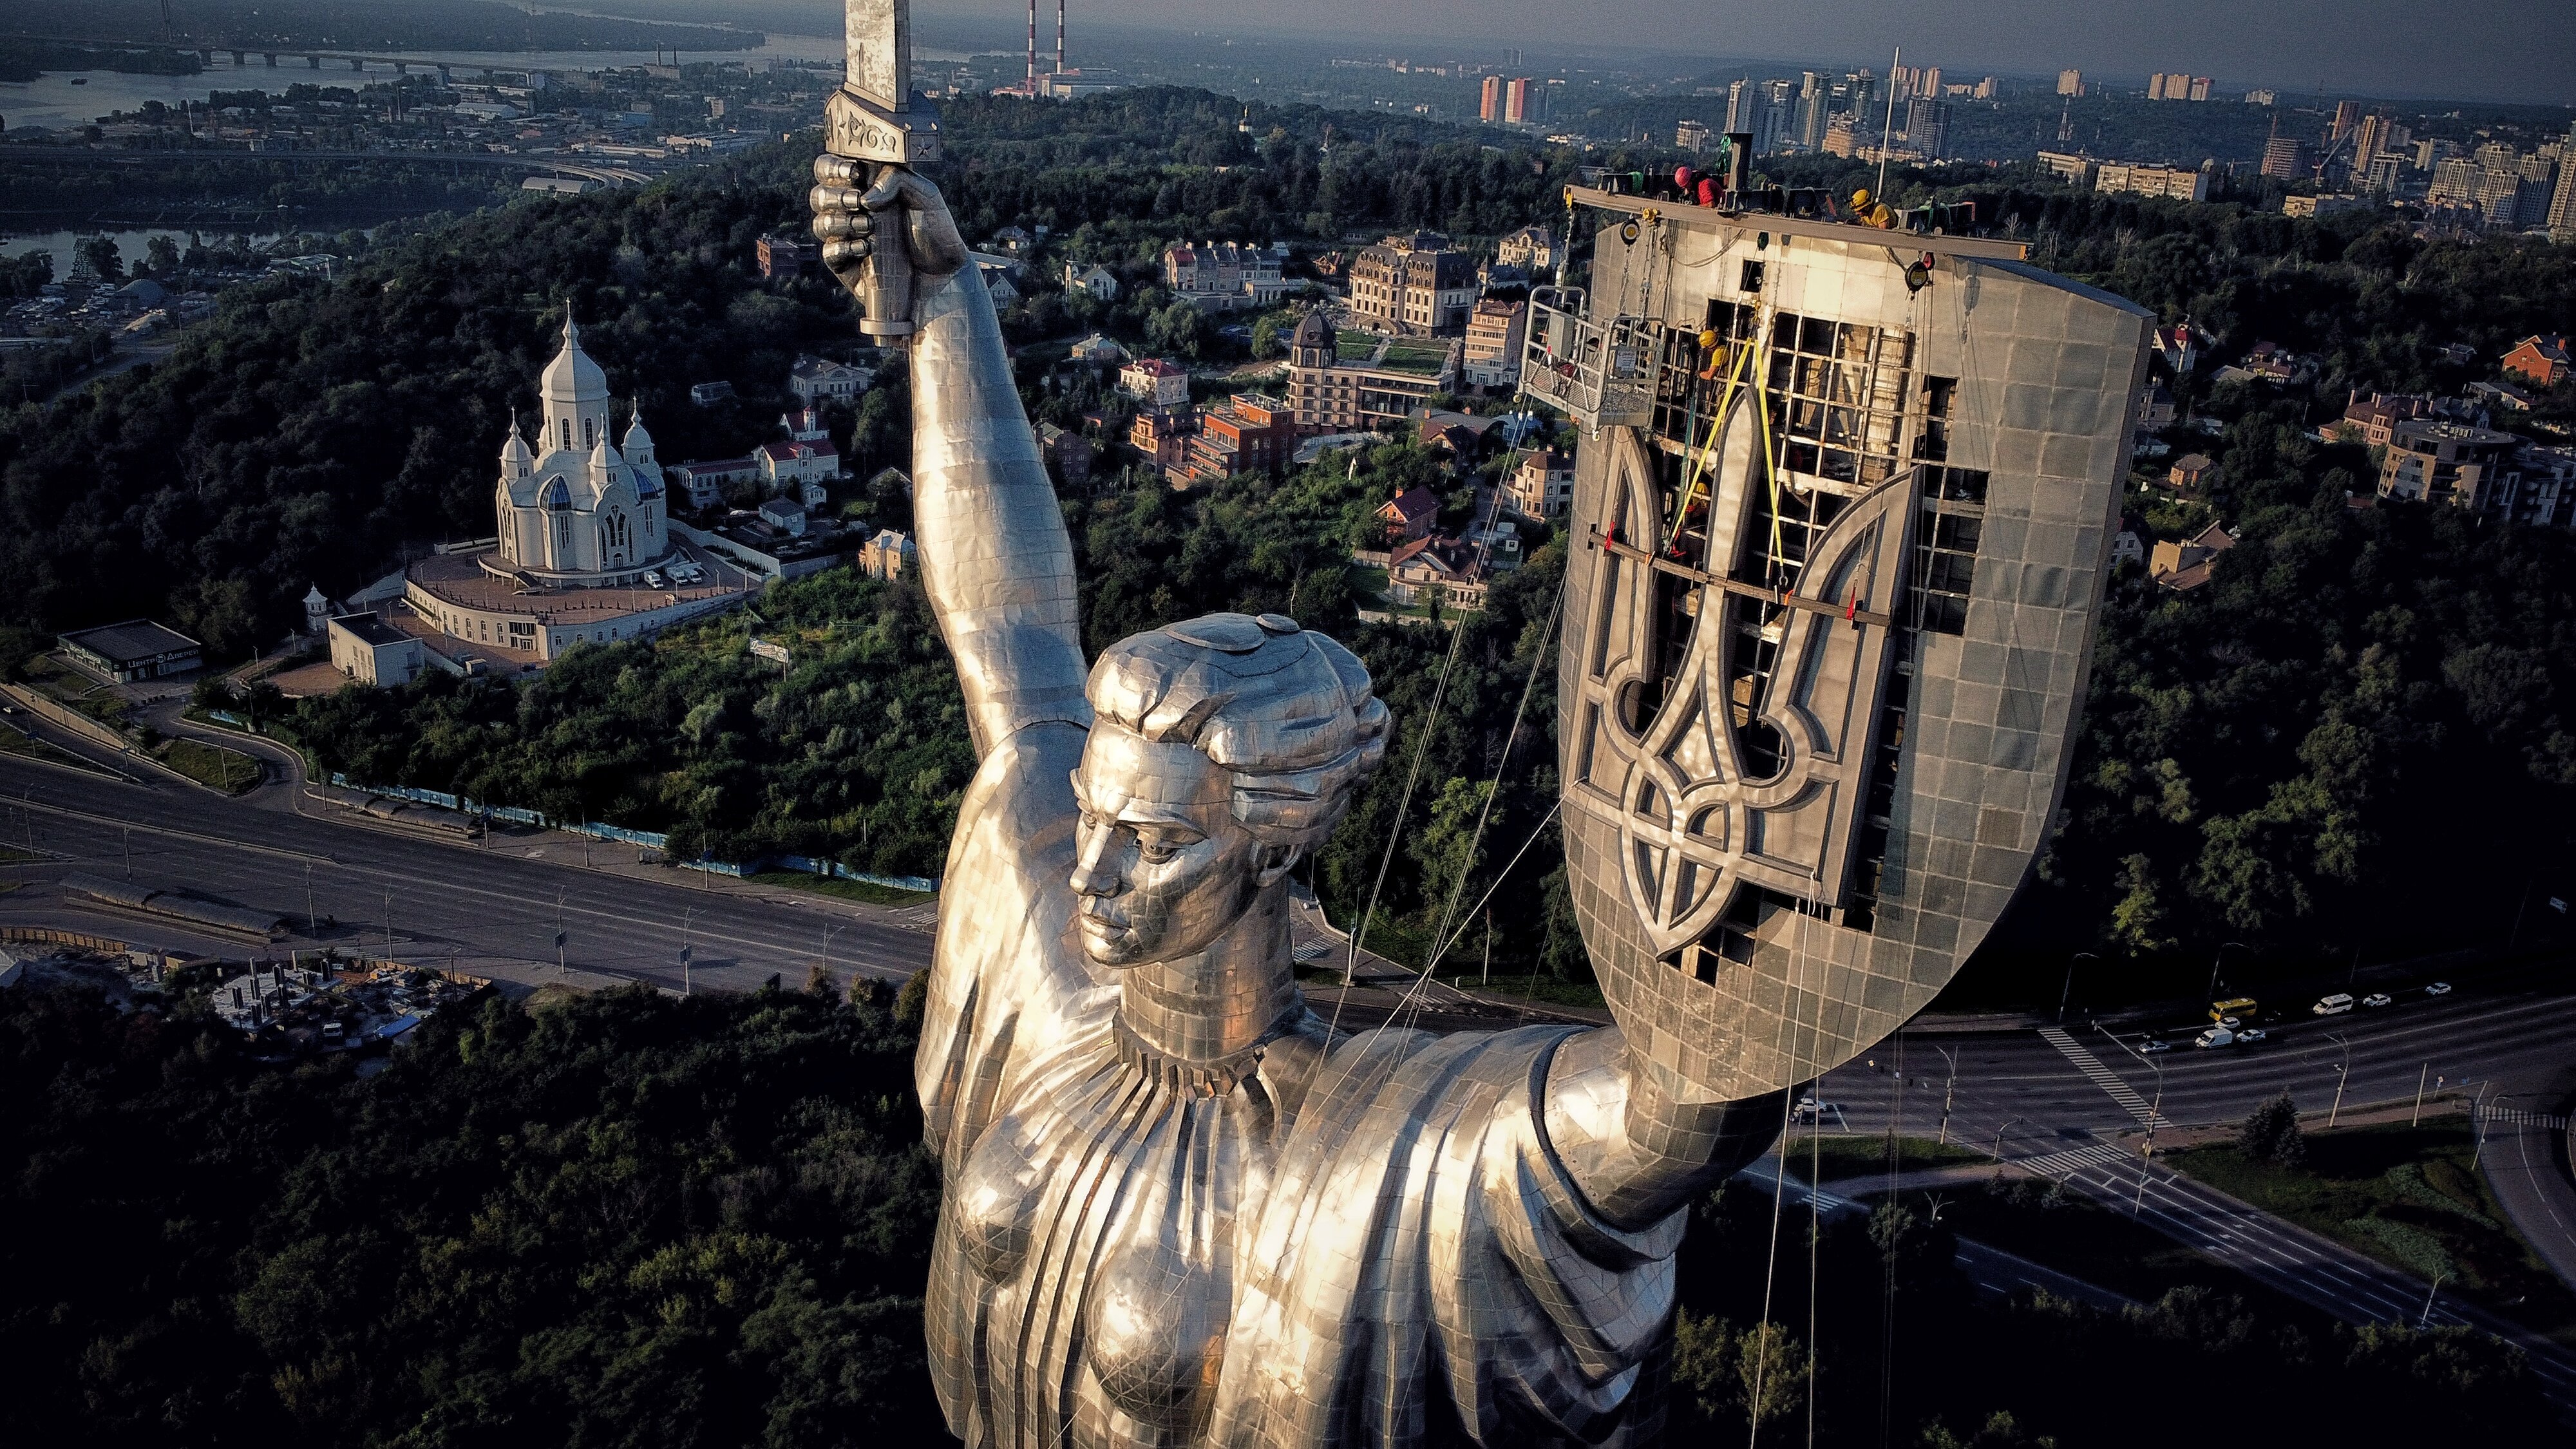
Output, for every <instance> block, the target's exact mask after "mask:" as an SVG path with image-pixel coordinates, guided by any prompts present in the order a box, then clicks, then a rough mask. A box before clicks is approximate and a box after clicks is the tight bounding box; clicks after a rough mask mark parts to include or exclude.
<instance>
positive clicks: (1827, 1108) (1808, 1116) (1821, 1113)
mask: <svg viewBox="0 0 2576 1449" xmlns="http://www.w3.org/2000/svg"><path fill="white" fill-rule="evenodd" d="M1790 1115H1791V1116H1792V1117H1793V1118H1794V1119H1796V1120H1797V1121H1800V1122H1821V1121H1823V1120H1824V1119H1825V1118H1827V1117H1834V1118H1840V1117H1841V1116H1842V1115H1843V1104H1842V1103H1840V1102H1819V1101H1817V1100H1816V1099H1815V1098H1813V1097H1800V1098H1799V1099H1798V1105H1797V1106H1796V1107H1795V1108H1793V1109H1791V1112H1790Z"/></svg>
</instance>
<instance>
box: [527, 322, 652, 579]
mask: <svg viewBox="0 0 2576 1449" xmlns="http://www.w3.org/2000/svg"><path fill="white" fill-rule="evenodd" d="M537 397H538V400H539V402H540V403H541V404H542V406H543V407H544V409H545V411H544V415H543V416H542V417H540V418H539V419H538V422H537V439H536V446H535V447H534V448H531V447H530V446H529V444H528V440H527V439H526V438H525V437H523V436H521V434H520V431H519V423H518V419H517V418H516V417H513V418H512V419H511V420H510V434H509V438H508V440H507V441H505V442H504V443H502V445H501V483H500V487H499V488H498V489H497V490H496V495H495V501H496V503H497V505H498V509H497V511H498V513H499V517H500V556H501V561H502V562H504V563H506V564H509V565H510V566H511V567H513V568H518V569H524V570H526V571H527V572H529V573H530V574H534V575H537V576H540V577H543V578H547V579H549V580H555V581H561V582H577V583H609V582H622V581H624V580H625V579H629V578H633V577H636V576H638V575H640V574H641V573H642V572H643V571H644V570H646V569H648V568H651V567H652V566H653V565H655V564H657V563H660V562H661V561H662V558H663V556H664V555H665V554H667V553H668V552H669V551H670V521H669V519H668V518H667V517H666V516H665V513H664V501H665V496H664V488H663V483H662V467H661V465H660V464H659V463H657V462H655V461H654V459H653V435H652V434H650V433H648V432H646V431H644V420H643V418H642V417H641V416H638V415H636V414H635V412H634V410H633V409H632V408H630V409H629V410H628V412H629V417H630V419H631V421H629V422H628V423H627V426H626V435H625V437H623V438H621V439H619V440H618V442H617V444H616V445H615V446H611V445H610V443H609V441H608V437H609V432H610V421H611V414H612V410H613V409H612V404H611V399H610V397H609V393H608V374H607V373H605V372H602V371H601V370H600V367H599V364H598V363H596V362H593V361H591V360H590V354H588V353H586V352H584V351H582V350H581V329H580V328H579V327H578V326H576V325H574V323H573V320H572V318H571V316H570V315H569V314H567V315H566V316H565V318H564V331H563V350H562V351H561V352H558V353H556V354H555V360H554V361H552V362H550V363H547V364H546V370H545V374H544V376H542V377H541V378H539V379H538V382H537Z"/></svg>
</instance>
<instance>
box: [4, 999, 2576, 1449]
mask: <svg viewBox="0 0 2576 1449" xmlns="http://www.w3.org/2000/svg"><path fill="white" fill-rule="evenodd" d="M856 994H857V997H858V999H857V1000H856V1001H855V1002H853V1001H848V1000H844V999H841V997H840V994H839V993H837V992H832V993H827V992H824V991H821V990H807V991H795V990H780V989H778V988H775V987H772V988H769V989H766V990H761V991H756V992H752V993H749V994H747V995H725V996H713V997H709V996H700V997H695V998H689V999H679V998H673V997H666V996H661V995H657V994H655V993H653V992H650V991H647V990H643V989H640V988H636V989H628V990H621V991H615V992H608V993H604V994H599V995H593V996H588V997H573V996H568V995H566V996H561V997H557V998H554V999H540V1000H538V1001H536V1002H534V1003H531V1004H530V1005H527V1006H520V1005H513V1004H509V1003H506V1002H503V1001H500V1000H497V999H490V998H486V999H484V1000H481V1001H479V1002H466V1003H463V1004H460V1005H457V1006H453V1007H449V1008H447V1009H446V1010H445V1011H443V1012H442V1013H441V1014H440V1015H439V1016H437V1017H436V1018H435V1019H433V1020H431V1021H429V1022H427V1023H425V1024H424V1025H423V1026H422V1027H420V1028H419V1029H418V1031H417V1032H416V1033H415V1034H414V1035H413V1037H412V1039H411V1041H410V1043H409V1044H408V1045H406V1046H404V1047H402V1048H401V1049H399V1050H397V1051H395V1052H394V1053H393V1055H392V1057H391V1058H390V1060H389V1061H388V1062H386V1063H385V1064H384V1065H383V1070H381V1071H378V1072H376V1073H375V1074H374V1075H371V1076H361V1075H359V1074H358V1072H357V1071H356V1070H354V1065H355V1064H354V1062H353V1060H352V1059H351V1058H350V1057H347V1056H336V1057H331V1058H325V1059H322V1060H318V1061H314V1062H311V1063H309V1064H307V1065H304V1066H301V1067H294V1068H286V1067H279V1066H275V1065H269V1064H264V1063H259V1062H254V1061H251V1060H249V1059H248V1058H247V1056H246V1055H245V1053H244V1051H243V1049H242V1045H241V1039H240V1038H239V1037H238V1036H237V1035H235V1034H234V1033H233V1032H231V1031H230V1030H229V1029H228V1028H225V1027H223V1026H221V1025H220V1024H218V1023H216V1022H215V1021H214V1020H213V1019H212V1018H211V1017H210V1016H209V1015H206V1014H204V1012H203V1010H202V1007H199V1008H195V1009H183V1010H181V1011H178V1012H176V1013H174V1014H171V1015H168V1016H164V1015H162V1014H161V1013H159V1012H145V1013H142V1014H139V1015H122V1014H119V1013H118V1012H117V1011H116V1010H114V1009H113V1008H111V1007H109V1006H108V1005H107V1004H106V1003H104V1002H103V1001H101V1000H100V999H99V998H98V997H96V996H94V995H89V994H86V993H84V992H81V991H79V990H77V989H72V988H54V987H45V988H36V987H27V988H21V989H17V990H11V991H5V992H0V1095H5V1097H6V1099H7V1100H8V1101H9V1102H11V1103H13V1104H15V1105H14V1107H13V1109H12V1110H11V1111H10V1112H8V1113H7V1114H5V1116H0V1161H5V1162H8V1163H10V1164H11V1166H12V1170H11V1171H10V1172H9V1173H8V1174H7V1175H6V1176H5V1177H0V1354H6V1356H7V1361H8V1362H9V1364H10V1366H11V1373H10V1375H9V1383H10V1391H9V1392H8V1393H7V1394H5V1395H0V1440H5V1441H6V1442H9V1443H11V1444H31V1445H47V1446H63V1449H70V1446H81V1449H90V1446H96V1449H167V1446H170V1445H173V1444H242V1443H252V1444H263V1445H272V1446H278V1449H308V1446H309V1449H562V1446H565V1445H588V1446H600V1449H738V1446H745V1445H760V1446H766V1449H844V1446H848V1449H860V1446H867V1449H876V1446H886V1445H901V1446H905V1449H914V1446H935V1445H940V1444H947V1443H953V1442H954V1441H953V1440H951V1439H949V1438H948V1437H947V1435H946V1433H945V1432H944V1427H943V1425H942V1424H941V1422H940V1419H939V1417H938V1413H937V1409H936V1406H935V1405H934V1403H933V1402H932V1399H931V1394H930V1385H929V1379H928V1375H927V1373H926V1372H925V1369H924V1363H923V1346H922V1320H921V1294H922V1287H923V1283H924V1281H925V1273H926V1266H927V1257H928V1249H929V1239H930V1229H931V1224H932V1220H933V1216H934V1214H935V1212H936V1210H937V1202H938V1197H937V1193H938V1187H937V1177H936V1169H935V1167H934V1165H933V1163H932V1162H931V1160H930V1158H929V1155H928V1154H927V1153H925V1152H924V1151H923V1150H922V1147H921V1142H920V1125H921V1118H920V1111H919V1108H918V1105H917V1104H916V1103H915V1101H914V1099H913V1097H912V1094H911V1091H910V1083H911V1075H910V1074H911V1057H912V1050H913V1045H914V1038H913V1033H912V1029H911V1026H910V1025H909V1024H908V1023H906V1022H905V1021H904V1020H902V1019H901V1017H900V1016H899V1014H898V1013H899V1011H900V1003H898V1004H897V1006H896V1007H895V1008H894V1009H890V1008H889V1005H888V1004H887V1002H886V1000H885V994H884V993H883V992H882V989H879V990H877V991H873V992H872V991H870V990H867V989H864V988H863V989H861V990H860V991H859V992H858V993H856ZM1945 1197H1946V1201H1947V1203H1948V1204H1949V1205H1950V1207H1951V1209H1952V1210H1951V1214H1950V1215H1951V1218H1952V1219H1953V1220H1954V1221H1955V1220H1956V1219H1957V1218H1958V1217H1959V1216H1960V1215H1961V1213H1962V1212H1965V1211H1970V1210H1973V1211H1974V1212H1975V1213H1976V1214H1977V1215H1979V1216H1980V1217H1981V1218H1983V1219H1984V1220H1986V1221H1988V1222H1991V1223H1997V1224H1999V1225H2000V1224H2019V1225H2022V1226H2023V1227H2024V1228H2025V1229H2026V1230H2035V1231H2041V1232H2048V1233H2052V1234H2064V1233H2067V1232H2076V1233H2111V1234H2118V1233H2121V1232H2127V1233H2129V1234H2130V1235H2131V1237H2130V1238H2129V1239H2127V1241H2139V1240H2140V1239H2138V1238H2137V1236H2136V1235H2137V1233H2138V1230H2136V1229H2131V1228H2129V1227H2128V1225H2126V1224H2125V1223H2123V1222H2121V1221H2120V1220H2119V1219H2117V1218H2115V1217H2112V1216H2110V1215H2109V1214H2106V1213H2103V1212H2100V1211H2099V1210H2096V1209H2088V1208H2082V1207H2079V1206H2077V1205H2075V1204H2074V1203H2072V1202H2067V1201H2064V1200H2062V1199H2059V1198H2057V1197H2055V1196H2054V1195H2051V1194H2048V1193H2045V1192H2041V1191H2036V1190H2034V1189H2033V1188H2032V1186H2031V1185H2030V1184H2016V1185H2014V1186H2012V1187H2009V1188H2005V1189H2002V1190H1999V1191H1997V1192H1994V1193H1987V1192H1985V1191H1983V1190H1981V1189H1979V1188H1975V1187H1964V1188H1961V1189H1959V1190H1958V1191H1956V1192H1954V1193H1950V1194H1947V1195H1945ZM1962 1199H1966V1200H1967V1201H1964V1202H1963V1201H1962ZM1940 1206H1941V1204H1939V1203H1935V1202H1927V1201H1926V1200H1925V1199H1924V1198H1923V1197H1921V1196H1919V1195H1908V1197H1907V1200H1906V1202H1905V1203H1904V1204H1903V1205H1901V1206H1896V1207H1891V1208H1884V1209H1881V1210H1880V1211H1879V1212H1878V1213H1877V1214H1876V1215H1875V1216H1874V1217H1869V1218H1862V1217H1859V1216H1852V1217H1846V1218H1843V1219H1840V1220H1837V1221H1833V1222H1828V1223H1826V1224H1824V1225H1823V1232H1822V1233H1821V1234H1820V1235H1819V1236H1818V1238H1817V1239H1816V1241H1815V1243H1814V1245H1813V1248H1812V1250H1800V1251H1794V1252H1788V1253H1778V1254H1768V1255H1766V1253H1765V1250H1764V1247H1763V1245H1764V1243H1765V1242H1766V1241H1770V1240H1771V1238H1772V1235H1773V1234H1774V1233H1775V1232H1779V1231H1782V1230H1785V1231H1787V1232H1789V1233H1792V1234H1797V1235H1802V1236H1803V1235H1804V1234H1805V1233H1806V1231H1807V1227H1806V1224H1805V1222H1804V1221H1803V1218H1802V1217H1800V1216H1798V1215H1797V1213H1796V1210H1795V1209H1794V1207H1793V1208H1792V1209H1791V1215H1790V1217H1789V1218H1788V1220H1787V1221H1786V1222H1779V1221H1777V1214H1778V1213H1779V1206H1778V1204H1777V1203H1775V1200H1774V1197H1773V1195H1772V1194H1771V1193H1770V1192H1768V1191H1765V1190H1763V1188H1762V1187H1760V1186H1758V1185H1754V1184H1749V1183H1745V1182H1742V1181H1739V1182H1736V1183H1734V1184H1731V1185H1729V1186H1728V1187H1726V1188H1724V1189H1723V1190H1721V1191H1719V1192H1716V1193H1713V1194H1711V1195H1710V1196H1709V1197H1708V1198H1706V1199H1704V1200H1703V1201H1702V1202H1701V1203H1699V1204H1698V1205H1697V1206H1696V1207H1695V1208H1694V1209H1693V1210H1692V1221H1691V1225H1690V1229H1689V1234H1688V1236H1687V1238H1686V1239H1685V1240H1684V1244H1683V1248H1682V1254H1681V1259H1680V1264H1679V1269H1680V1271H1679V1283H1680V1299H1681V1304H1682V1312H1683V1319H1682V1323H1681V1332H1680V1336H1679V1341H1678V1344H1677V1346H1676V1352H1675V1355H1674V1362H1673V1365H1672V1371H1673V1379H1674V1383H1673V1395H1672V1407H1671V1412H1672V1416H1673V1424H1672V1429H1671V1438H1670V1440H1669V1442H1672V1443H1676V1444H1698V1443H1708V1442H1717V1443H1738V1442H1755V1443H1762V1444H1790V1443H1813V1444H1817V1445H1822V1446H1828V1449H1865V1446H1871V1445H1876V1444H1879V1443H1882V1442H1885V1443H1890V1444H1901V1445H1920V1446H1923V1449H1956V1446H1962V1445H1969V1444H1973V1445H1976V1446H1980V1449H2038V1446H2043V1445H2050V1444H2056V1445H2064V1446H2069V1449H2071V1446H2075V1445H2084V1446H2088V1449H2152V1446H2161V1445H2164V1444H2167V1443H2170V1442H2171V1436H2172V1434H2173V1432H2174V1422H2173V1414H2172V1413H2165V1412H2157V1413H2147V1414H2131V1413H2118V1412H2106V1411H2105V1407H2104V1406H2105V1405H2109V1404H2116V1403H2120V1402H2125V1401H2129V1400H2133V1399H2135V1398H2136V1397H2137V1396H2138V1395H2139V1393H2140V1392H2141V1385H2142V1384H2143V1385H2149V1386H2152V1389H2153V1391H2154V1392H2155V1393H2156V1394H2157V1395H2158V1402H2159V1403H2162V1402H2165V1401H2166V1400H2168V1399H2169V1400H2170V1401H2171V1402H2173V1403H2175V1404H2177V1405H2188V1404H2191V1403H2195V1402H2197V1401H2199V1400H2200V1399H2201V1398H2203V1397H2205V1393H2204V1390H2205V1387H2206V1386H2208V1385H2226V1386H2229V1389H2228V1392H2227V1394H2226V1397H2227V1400H2228V1402H2227V1405H2226V1412H2225V1413H2224V1414H2223V1415H2219V1416H2215V1417H2213V1418H2211V1419H2210V1421H2209V1422H2206V1423H2203V1424H2200V1425H2198V1426H2197V1427H2195V1429H2194V1430H2193V1437H2194V1439H2195V1440H2196V1441H2197V1442H2199V1443H2202V1444H2207V1445H2213V1446H2224V1449H2239V1446H2247V1449H2251V1446H2268V1445H2274V1444H2280V1443H2285V1442H2329V1443H2331V1442H2344V1443H2355V1444H2380V1443H2416V1442H2425V1441H2428V1440H2439V1439H2445V1438H2447V1439H2454V1440H2458V1441H2459V1442H2463V1443H2476V1444H2505V1443H2537V1442H2541V1439H2542V1438H2543V1437H2545V1436H2546V1435H2547V1434H2548V1433H2550V1432H2551V1430H2550V1428H2549V1427H2548V1423H2549V1421H2548V1418H2547V1415H2546V1412H2545V1410H2544V1409H2543V1407H2542V1406H2541V1405H2540V1404H2539V1402H2538V1400H2537V1399H2536V1396H2535V1394H2534V1392H2533V1386H2532V1381H2531V1379H2530V1376H2529V1374H2528V1373H2527V1371H2526V1369H2525V1367H2524V1364H2523V1361H2522V1359H2521V1357H2520V1355H2519V1353H2518V1352H2517V1351H2515V1350H2512V1349H2508V1348H2506V1347H2504V1346H2502V1345H2500V1344H2498V1343H2497V1342H2496V1341H2495V1340H2493V1339H2489V1338H2484V1337H2482V1336H2479V1335H2476V1334H2474V1333H2472V1332H2470V1331H2469V1330H2465V1329H2448V1330H2437V1331H2435V1332H2431V1333H2424V1334H2417V1333H2413V1332H2409V1331H2408V1330H2406V1329H2404V1328H2401V1327H2373V1328H2368V1329H2363V1330H2358V1331H2356V1330H2352V1329H2347V1328H2341V1327H2337V1326H2334V1325H2331V1324H2328V1323H2325V1322H2322V1321H2320V1320H2317V1319H2315V1318H2312V1317H2310V1316H2309V1315H2308V1314H2306V1312H2305V1311H2304V1310H2301V1309H2299V1308H2296V1307H2295V1306H2293V1305H2290V1304H2288V1303H2286V1302H2285V1301H2282V1300H2277V1299H2270V1298H2259V1297H2258V1299H2257V1300H2255V1301H2247V1300H2246V1299H2243V1298H2239V1297H2237V1296H2235V1294H2234V1293H2232V1292H2230V1291H2228V1290H2227V1289H2226V1288H2224V1287H2222V1286H2214V1285H2213V1286H2192V1287H2185V1288H2181V1289H2177V1290H2174V1291H2172V1292H2170V1293H2168V1294H2165V1295H2164V1296H2163V1297H2162V1298H2161V1300H2160V1301H2157V1302H2154V1303H2152V1304H2149V1305H2146V1306H2142V1307H2138V1308H2133V1309H2130V1310H2127V1311H2125V1312H2116V1313H2115V1312H2105V1311H2101V1310H2097V1309H2092V1308H2086V1307H2082V1306H2079V1305H2075V1304H2070V1303H2066V1302H2061V1301H2056V1300H2050V1299H2046V1298H2041V1299H2038V1300H2036V1301H2031V1300H2028V1299H2024V1300H2020V1301H2015V1302H2009V1303H2008V1302H2002V1301H1998V1300H1994V1299H1991V1298H1987V1297H1984V1296H1982V1295H1980V1294H1979V1293H1977V1292H1976V1291H1975V1290H1974V1289H1973V1288H1972V1287H1971V1286H1970V1284H1969V1282H1968V1280H1967V1278H1966V1277H1965V1276H1964V1275H1963V1274H1961V1273H1960V1271H1959V1270H1958V1268H1957V1267H1956V1266H1955V1264H1954V1262H1953V1257H1954V1252H1955V1241H1954V1239H1953V1237H1952V1233H1953V1229H1952V1228H1951V1227H1950V1226H1947V1225H1945V1224H1944V1223H1942V1222H1941V1221H1940ZM2078 1217H2080V1218H2082V1219H2083V1221H2082V1222H2081V1223H2080V1224H2076V1225H2070V1226H2060V1224H2062V1223H2066V1222H2067V1220H2068V1219H2072V1218H2078ZM1811 1267H1812V1269H1813V1282H1814V1287H1813V1289H1812V1290H1811V1289H1810V1287H1809V1275H1810V1269H1811ZM2216 1271H2218V1270H2213V1269H2203V1270H2199V1272H2198V1274H2197V1275H2196V1276H2200V1277H2206V1276H2208V1275H2209V1274H2210V1273H2212V1272H2216ZM1766 1312H1767V1313H1768V1315H1769V1317H1770V1319H1771V1326H1770V1327H1769V1328H1768V1329H1767V1330H1765V1329H1763V1328H1761V1327H1760V1325H1761V1324H1762V1323H1763V1320H1764V1317H1765V1314H1766ZM1757 1383H1758V1384H1759V1386H1760V1388H1759V1392H1758V1393H1757V1392H1756V1384H1757ZM1749 1410H1750V1411H1753V1412H1754V1414H1755V1415H1756V1416H1758V1418H1759V1419H1760V1421H1761V1425H1760V1430H1761V1435H1760V1438H1759V1439H1758V1440H1748V1438H1747V1434H1748V1429H1749V1428H1750V1427H1751V1426H1750V1425H1748V1423H1747V1419H1748V1411H1749ZM2174 1412H2176V1413H2187V1412H2193V1411H2191V1410H2188V1409H2185V1408H2177V1409H2176V1410H2175V1411H2174Z"/></svg>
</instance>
